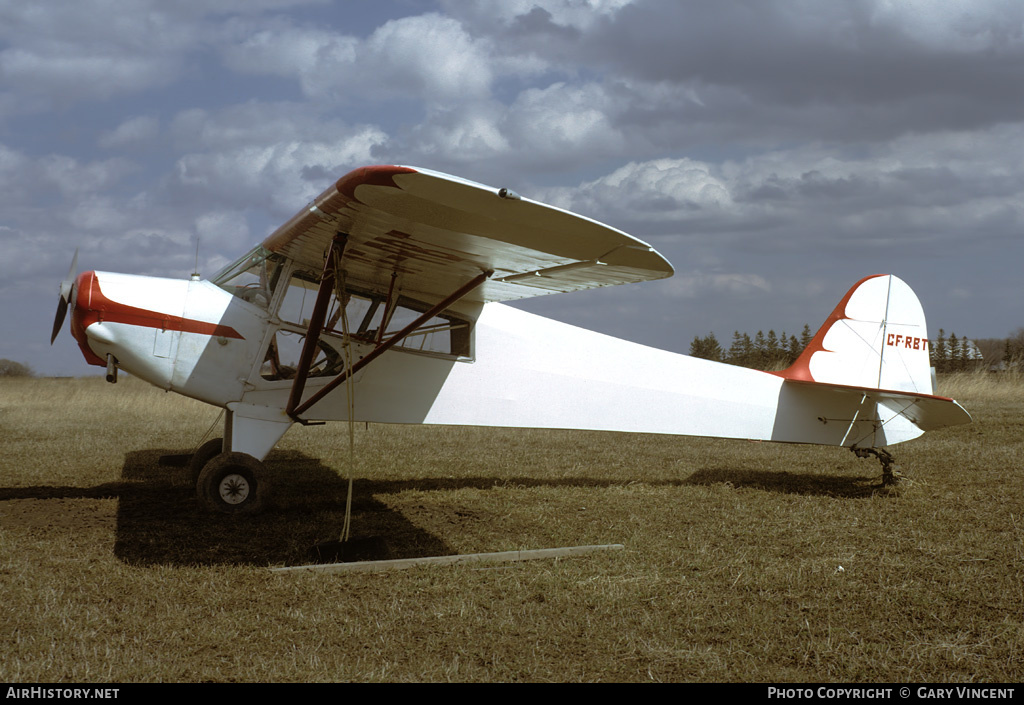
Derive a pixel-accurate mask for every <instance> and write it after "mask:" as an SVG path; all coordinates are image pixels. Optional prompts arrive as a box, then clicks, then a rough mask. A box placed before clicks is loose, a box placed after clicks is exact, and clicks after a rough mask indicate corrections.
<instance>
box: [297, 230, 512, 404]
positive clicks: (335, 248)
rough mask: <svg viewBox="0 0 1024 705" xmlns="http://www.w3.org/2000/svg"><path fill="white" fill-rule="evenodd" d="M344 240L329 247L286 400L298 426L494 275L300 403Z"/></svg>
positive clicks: (380, 344) (483, 276) (462, 290)
mask: <svg viewBox="0 0 1024 705" xmlns="http://www.w3.org/2000/svg"><path fill="white" fill-rule="evenodd" d="M347 238H348V236H347V235H345V234H344V233H338V234H337V235H336V236H335V238H334V243H333V244H332V245H331V248H332V251H331V253H330V254H329V256H328V257H327V261H326V262H325V263H324V273H323V276H321V278H320V290H319V291H318V292H317V297H316V303H315V304H314V306H313V313H312V315H311V317H310V320H309V329H308V330H307V331H306V341H305V343H304V344H303V346H302V356H301V357H300V358H299V366H298V369H296V371H295V381H294V382H293V383H292V391H291V394H290V395H289V397H288V407H287V409H286V412H287V414H288V415H289V416H291V417H292V418H293V419H295V420H296V421H299V422H300V423H301V422H302V419H300V418H299V415H300V414H302V413H304V412H305V411H307V410H308V409H309V408H310V407H311V406H313V405H314V404H316V403H317V402H318V401H320V400H321V399H323V398H324V397H325V396H327V395H328V394H329V393H331V392H332V391H334V390H335V389H337V387H338V386H339V385H341V384H342V383H344V381H345V380H346V379H348V378H349V377H350V376H351V375H354V374H355V373H357V372H358V371H359V370H361V369H363V368H364V367H366V366H367V365H368V364H370V363H371V362H373V360H375V359H377V358H378V357H379V356H380V355H382V354H383V353H385V352H386V351H387V350H389V349H390V348H392V347H393V346H394V345H396V344H398V343H400V342H401V341H402V340H404V339H405V338H406V337H407V336H408V335H409V334H410V333H413V332H414V331H415V330H416V329H417V328H419V327H420V326H422V325H423V324H424V323H426V322H427V321H429V320H430V319H431V318H433V317H434V316H436V315H437V314H439V313H441V312H442V311H444V310H445V309H446V308H448V307H449V306H451V305H452V304H453V303H455V302H456V301H458V300H459V299H461V298H462V297H464V296H466V295H467V294H468V293H469V292H471V291H473V290H474V289H476V288H477V287H478V286H480V285H481V284H483V283H484V282H485V281H487V280H488V279H489V278H490V277H491V275H492V274H494V272H493V271H487V272H482V273H480V274H478V275H477V276H476V277H474V278H473V279H472V280H470V281H468V282H466V283H465V284H463V285H462V286H461V287H459V288H458V289H456V290H455V291H454V292H452V293H451V294H449V295H448V296H447V297H445V298H444V299H442V300H441V301H439V302H438V303H437V304H435V305H434V306H432V307H431V308H430V310H429V311H427V312H426V313H424V314H422V315H421V316H419V317H418V318H417V319H416V320H414V321H413V322H412V323H410V324H409V325H407V326H406V327H405V328H403V329H402V330H400V331H398V332H397V333H395V334H394V335H392V336H391V337H390V338H388V339H387V340H384V341H381V340H379V339H378V341H377V345H376V347H374V349H373V350H371V351H370V352H369V353H368V354H367V355H366V356H365V357H363V358H361V359H360V360H358V361H357V362H356V363H355V364H353V365H352V367H350V368H349V369H346V370H345V371H343V372H342V373H341V374H339V375H338V376H337V377H335V378H334V379H333V380H331V381H330V382H329V383H327V385H325V386H324V387H323V388H321V389H320V391H318V392H316V393H315V394H314V395H313V396H311V397H310V398H309V399H307V400H306V401H304V402H302V403H300V400H301V399H302V392H303V390H304V389H305V386H306V378H307V377H308V376H309V367H310V364H311V363H312V361H313V353H314V352H315V350H316V346H317V343H318V342H319V340H320V331H321V330H323V326H324V320H325V318H326V317H327V305H328V303H329V301H330V296H331V292H332V291H333V289H334V279H335V276H336V274H337V272H336V266H335V262H338V263H340V262H341V256H342V254H344V251H345V242H346V240H347ZM335 252H337V257H336V258H335V257H334V256H332V255H333V254H334V253H335Z"/></svg>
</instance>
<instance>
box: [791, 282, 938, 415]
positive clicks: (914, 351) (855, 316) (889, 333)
mask: <svg viewBox="0 0 1024 705" xmlns="http://www.w3.org/2000/svg"><path fill="white" fill-rule="evenodd" d="M928 353H929V343H928V332H927V328H926V325H925V319H924V310H923V309H922V308H921V302H920V301H918V299H917V295H916V294H914V292H913V290H912V289H911V288H910V287H909V286H908V285H907V284H906V282H904V281H903V280H902V279H899V278H898V277H895V276H893V275H891V274H875V275H873V276H870V277H865V278H864V279H861V280H860V281H859V282H857V283H856V284H854V286H853V288H852V289H850V291H848V292H847V294H846V296H844V297H843V299H842V301H840V302H839V305H838V306H836V308H835V310H834V311H832V315H831V316H829V317H828V319H827V320H826V321H825V324H824V325H822V327H821V329H820V330H818V333H817V335H815V336H814V339H813V340H812V341H811V344H810V345H808V346H807V348H806V349H805V350H804V351H803V353H801V355H800V357H799V358H797V360H796V362H795V363H793V365H792V366H790V367H789V368H788V369H786V370H784V371H782V372H781V373H779V374H780V375H781V376H783V377H785V378H786V379H790V380H794V381H801V382H817V383H819V384H830V385H839V386H844V387H858V388H861V389H882V390H888V391H894V392H905V393H911V394H928V395H931V394H934V393H935V390H934V389H933V384H932V374H931V362H930V359H929V354H928Z"/></svg>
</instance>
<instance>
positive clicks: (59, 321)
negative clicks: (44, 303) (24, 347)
mask: <svg viewBox="0 0 1024 705" xmlns="http://www.w3.org/2000/svg"><path fill="white" fill-rule="evenodd" d="M67 313H68V302H67V301H66V300H65V299H64V297H63V296H61V297H60V299H59V300H58V301H57V315H56V316H55V317H54V319H53V334H52V335H51V336H50V345H53V341H55V340H56V339H57V334H58V333H60V329H61V326H63V325H64V316H66V315H67Z"/></svg>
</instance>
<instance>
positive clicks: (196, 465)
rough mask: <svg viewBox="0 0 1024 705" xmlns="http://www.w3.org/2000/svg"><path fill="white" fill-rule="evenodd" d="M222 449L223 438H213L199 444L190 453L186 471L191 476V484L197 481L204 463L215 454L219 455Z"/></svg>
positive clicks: (204, 465)
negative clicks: (197, 447) (193, 451)
mask: <svg viewBox="0 0 1024 705" xmlns="http://www.w3.org/2000/svg"><path fill="white" fill-rule="evenodd" d="M222 450H224V439H223V438H214V439H213V440H212V441H207V442H206V443H204V444H203V445H201V446H199V449H198V450H196V452H195V453H193V454H192V459H191V460H189V461H188V473H189V476H190V477H191V478H192V484H193V485H195V484H198V483H199V473H201V472H202V471H203V468H204V467H206V464H207V463H208V462H210V461H211V460H213V458H214V457H215V456H217V455H220V453H221V451H222Z"/></svg>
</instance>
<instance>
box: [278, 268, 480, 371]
mask: <svg viewBox="0 0 1024 705" xmlns="http://www.w3.org/2000/svg"><path fill="white" fill-rule="evenodd" d="M319 279H320V274H319V273H317V272H313V271H304V270H302V269H295V270H292V272H291V276H290V278H289V279H288V283H287V286H288V288H287V290H285V291H284V292H280V293H279V299H280V304H279V305H278V308H277V317H278V318H279V319H280V321H281V324H280V328H279V329H278V331H277V332H276V333H275V336H274V339H273V340H272V342H271V344H270V346H269V347H268V349H267V355H266V359H265V360H264V363H263V369H262V370H261V374H262V376H263V378H264V379H267V380H279V379H290V378H291V377H292V376H294V373H295V368H296V367H297V366H298V359H299V354H300V352H301V351H302V348H303V344H304V341H305V337H306V331H307V330H308V328H309V322H310V319H311V318H312V315H313V308H314V306H315V304H316V299H317V294H318V291H319V289H320V284H319ZM282 286H283V283H282ZM429 308H430V306H428V305H427V304H424V303H422V302H419V301H415V300H412V299H409V298H407V297H404V296H395V297H394V299H393V300H391V301H390V302H389V301H388V298H387V297H386V296H383V295H379V294H370V293H366V292H364V291H358V290H351V289H348V288H346V289H344V290H341V289H340V288H339V289H336V290H335V291H332V292H331V295H330V301H329V304H328V306H327V313H326V316H325V319H324V327H323V330H322V332H321V336H320V340H319V342H318V348H319V349H318V350H317V351H316V352H315V353H314V357H313V364H312V366H311V368H310V372H309V376H310V377H318V376H328V375H336V374H338V372H339V371H340V370H341V369H343V367H344V362H343V360H342V354H341V353H342V351H344V349H345V348H344V335H345V333H346V332H347V333H348V334H349V336H350V338H351V340H352V341H353V343H354V344H355V345H356V346H357V347H362V348H364V350H363V353H361V354H365V353H366V352H368V351H369V350H372V349H373V347H375V346H377V345H379V344H380V343H381V342H383V341H385V340H387V339H388V338H390V337H391V336H393V335H395V334H396V333H398V332H399V331H401V330H402V329H403V328H405V327H406V326H407V325H409V324H410V323H412V322H413V321H415V320H416V319H417V318H418V317H419V316H420V315H421V313H422V312H424V311H427V310H428V309H429ZM471 330H472V323H471V321H470V320H469V319H468V318H463V317H461V316H459V315H457V314H453V313H450V312H447V311H445V312H442V313H440V314H438V315H437V316H434V317H433V318H431V319H430V320H429V321H426V322H425V323H424V324H422V325H421V326H420V327H419V328H418V329H417V330H416V331H414V332H413V333H411V334H410V335H408V336H407V337H405V338H404V339H402V340H401V341H400V342H399V343H398V344H396V345H395V349H396V350H404V351H407V352H417V353H423V354H427V355H432V356H435V357H445V358H455V359H463V360H465V359H468V358H470V357H471V355H472V351H471V346H472V344H471V336H470V332H471Z"/></svg>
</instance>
